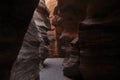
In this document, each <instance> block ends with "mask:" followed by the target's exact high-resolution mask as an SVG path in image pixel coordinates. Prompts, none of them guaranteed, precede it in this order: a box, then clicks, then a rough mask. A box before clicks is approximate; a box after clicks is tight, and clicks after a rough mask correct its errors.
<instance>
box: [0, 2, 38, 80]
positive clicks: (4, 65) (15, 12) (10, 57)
mask: <svg viewBox="0 0 120 80" xmlns="http://www.w3.org/2000/svg"><path fill="white" fill-rule="evenodd" d="M37 4H38V0H12V1H10V0H5V1H1V2H0V80H9V76H10V69H11V66H12V64H13V62H14V61H15V59H16V56H17V54H18V52H19V49H20V47H21V44H22V41H23V37H24V34H25V32H26V31H27V28H28V25H29V22H30V20H31V18H32V15H33V12H34V9H35V8H36V6H37Z"/></svg>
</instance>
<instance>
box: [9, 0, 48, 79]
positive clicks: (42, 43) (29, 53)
mask: <svg viewBox="0 0 120 80" xmlns="http://www.w3.org/2000/svg"><path fill="white" fill-rule="evenodd" d="M48 17H49V11H48V10H47V8H46V5H45V3H44V1H43V0H41V1H40V2H39V5H38V7H37V8H36V10H35V12H34V15H33V18H32V20H31V23H30V25H29V28H28V30H27V33H26V34H25V37H24V41H23V44H22V47H21V49H20V52H19V55H18V57H17V60H16V61H15V63H14V65H13V67H12V71H11V78H10V80H39V68H41V67H42V66H43V62H44V60H45V59H46V58H47V57H48V48H47V45H49V40H48V37H47V31H48V30H50V22H49V19H48ZM39 65H40V67H39Z"/></svg>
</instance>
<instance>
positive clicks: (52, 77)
mask: <svg viewBox="0 0 120 80" xmlns="http://www.w3.org/2000/svg"><path fill="white" fill-rule="evenodd" d="M62 62H63V58H47V59H46V60H45V65H46V67H45V68H43V69H42V70H41V71H40V73H39V75H40V80H71V79H68V78H67V77H65V76H64V75H63V71H62Z"/></svg>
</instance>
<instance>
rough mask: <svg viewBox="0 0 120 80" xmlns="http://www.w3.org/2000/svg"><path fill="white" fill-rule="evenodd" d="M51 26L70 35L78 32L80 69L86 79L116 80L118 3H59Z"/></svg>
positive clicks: (68, 0) (70, 0) (98, 0)
mask: <svg viewBox="0 0 120 80" xmlns="http://www.w3.org/2000/svg"><path fill="white" fill-rule="evenodd" d="M53 25H55V26H56V27H57V28H59V29H60V28H61V29H62V30H65V31H66V32H69V33H71V34H73V33H77V30H79V38H80V40H79V42H80V43H79V46H80V55H81V56H80V66H79V69H80V71H81V74H82V75H83V77H84V79H85V80H106V79H110V80H114V79H115V78H117V79H119V72H120V68H119V66H120V65H119V62H120V59H119V57H120V53H119V52H120V51H119V47H117V46H119V44H120V40H119V39H118V38H119V37H120V36H119V35H118V34H119V29H118V28H119V26H120V5H119V1H118V0H58V5H57V7H56V8H55V12H54V19H53ZM78 27H79V29H78ZM62 30H61V31H62ZM58 31H59V30H58ZM71 76H72V75H71Z"/></svg>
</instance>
